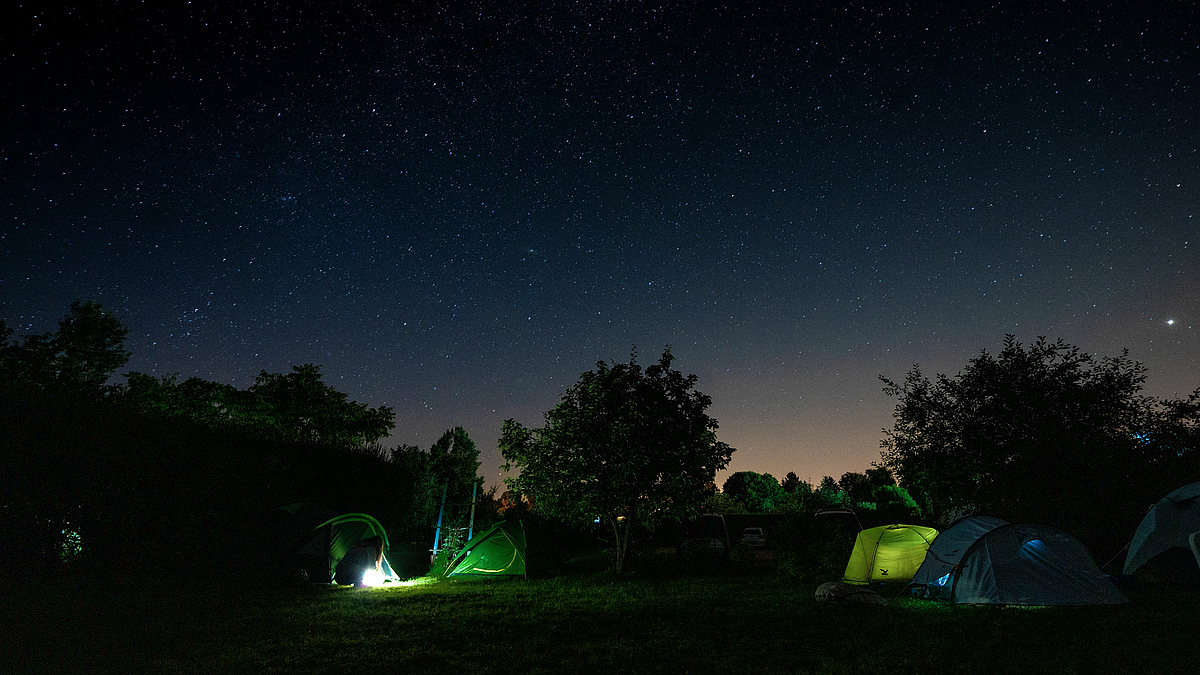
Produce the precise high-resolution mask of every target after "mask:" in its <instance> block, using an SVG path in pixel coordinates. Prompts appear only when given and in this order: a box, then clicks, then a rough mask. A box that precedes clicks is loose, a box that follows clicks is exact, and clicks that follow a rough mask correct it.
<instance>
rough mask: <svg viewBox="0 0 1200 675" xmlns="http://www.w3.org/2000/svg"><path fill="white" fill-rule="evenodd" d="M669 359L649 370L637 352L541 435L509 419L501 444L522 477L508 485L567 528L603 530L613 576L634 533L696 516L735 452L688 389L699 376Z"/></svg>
mask: <svg viewBox="0 0 1200 675" xmlns="http://www.w3.org/2000/svg"><path fill="white" fill-rule="evenodd" d="M673 358H674V357H673V356H672V355H671V350H670V348H669V347H668V348H667V349H666V350H664V351H663V354H662V357H661V358H660V359H659V362H658V363H657V364H655V365H652V366H650V367H648V368H645V369H643V368H642V367H641V366H640V365H639V364H638V363H637V355H636V352H635V353H634V354H633V355H632V356H631V357H630V360H629V363H613V364H605V363H604V362H600V363H597V364H596V369H595V370H591V371H588V372H585V373H583V374H582V375H580V377H579V381H578V382H577V383H576V384H575V385H574V386H572V387H571V388H570V389H568V390H567V392H566V393H565V394H563V397H562V399H561V400H560V401H559V403H558V404H557V405H556V406H555V407H554V408H553V409H552V410H550V411H548V412H547V413H546V414H545V424H544V425H543V426H542V427H541V428H538V429H527V428H525V427H524V426H522V425H521V424H519V423H518V422H516V421H515V420H511V419H510V420H507V421H506V422H505V423H504V427H503V431H502V434H501V437H500V442H499V447H500V453H501V454H502V455H503V457H504V460H505V464H504V470H505V471H511V470H513V469H517V470H519V472H520V473H519V474H518V475H517V476H515V477H511V478H506V479H505V482H506V483H508V485H509V486H510V487H511V488H512V489H513V490H514V491H516V492H517V493H520V494H527V495H529V496H530V497H532V498H533V499H534V500H535V502H536V503H537V505H538V508H539V509H544V511H545V512H546V513H547V514H550V515H554V516H556V517H559V518H563V519H564V520H567V521H571V522H577V523H585V522H593V521H594V520H595V519H596V518H601V519H603V520H604V521H606V522H607V524H608V526H609V527H610V528H611V530H612V533H613V538H614V545H615V561H614V562H615V570H616V572H617V574H621V573H622V572H623V571H624V570H625V568H626V563H627V562H628V560H629V556H630V552H631V550H632V546H633V545H634V530H635V529H643V530H652V529H654V528H655V527H656V526H657V525H658V524H659V523H661V522H663V521H681V520H685V519H690V518H694V517H696V516H698V515H699V513H700V504H701V503H702V501H703V499H704V497H705V494H706V491H705V486H706V485H707V484H708V483H711V482H712V481H713V479H714V476H715V475H716V472H717V471H719V470H721V469H723V468H725V466H726V465H727V464H728V463H729V459H730V457H731V456H732V454H733V451H734V450H733V448H731V447H729V446H728V445H726V444H725V443H722V442H720V441H718V440H717V439H716V430H717V421H716V420H714V419H712V418H711V417H709V416H708V415H707V414H705V411H706V410H707V409H708V407H709V405H711V403H712V399H711V398H709V397H708V396H706V395H704V394H702V393H700V392H699V391H695V390H694V387H695V384H696V379H697V378H696V376H695V375H687V376H684V375H683V374H682V373H680V372H679V371H677V370H673V369H672V368H671V363H672V361H673Z"/></svg>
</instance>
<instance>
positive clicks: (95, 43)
mask: <svg viewBox="0 0 1200 675" xmlns="http://www.w3.org/2000/svg"><path fill="white" fill-rule="evenodd" d="M42 4H43V3H30V4H29V5H27V6H25V7H23V8H17V9H15V10H14V9H8V10H3V11H4V12H5V14H4V16H3V17H2V19H3V29H2V30H3V43H2V50H0V61H2V63H0V115H2V117H0V209H2V211H0V318H3V319H4V320H5V321H6V322H7V323H8V325H9V326H10V327H13V328H14V329H15V330H16V332H17V333H18V334H26V333H32V332H44V331H49V330H54V329H55V328H56V324H57V321H58V319H59V318H61V317H62V316H63V315H65V314H66V313H67V311H68V309H69V306H70V303H71V301H72V300H73V299H76V298H80V299H91V300H96V301H99V302H101V303H102V304H103V305H104V307H105V308H107V309H109V310H112V311H114V312H115V313H116V314H117V315H118V316H119V317H120V318H121V319H122V321H124V323H125V324H126V325H127V326H129V328H130V335H129V339H128V341H127V347H128V348H129V349H130V350H131V351H132V352H133V358H132V359H131V361H130V362H129V364H128V366H127V368H126V369H125V370H138V371H143V372H147V373H152V374H155V375H166V374H170V373H178V374H179V375H180V377H181V379H182V378H187V377H190V376H199V377H202V378H205V379H209V380H215V381H218V382H226V383H231V384H233V385H235V386H237V387H239V388H245V387H247V386H249V385H250V384H252V383H253V379H254V377H255V375H257V374H258V373H259V371H260V370H267V371H271V372H288V371H289V369H290V367H291V365H293V364H295V365H299V364H304V363H316V364H319V365H320V366H321V367H322V372H323V373H325V378H326V381H328V382H329V383H330V384H331V385H332V386H334V387H335V388H337V389H339V390H340V391H343V392H346V393H347V394H349V395H350V397H351V398H352V399H354V400H357V401H360V402H363V403H366V404H368V405H370V406H379V405H387V406H393V407H394V408H395V413H396V429H395V431H394V434H393V437H392V439H390V440H389V441H388V444H389V445H391V444H396V443H411V444H416V445H419V446H421V447H422V448H428V447H429V446H430V445H431V444H432V443H433V442H434V441H435V440H437V438H438V437H439V436H440V435H441V433H442V432H443V431H445V430H446V429H447V428H450V427H452V426H455V425H462V426H464V427H465V428H466V429H467V431H468V432H469V433H470V434H471V437H472V438H473V439H474V440H475V442H476V443H477V444H478V445H479V447H480V450H481V458H482V460H483V467H482V469H481V471H482V472H483V473H485V475H486V476H487V477H488V480H489V482H491V483H493V484H494V483H496V482H498V481H499V478H500V472H499V468H498V467H499V464H500V463H501V460H500V458H499V456H498V454H497V452H496V439H497V438H498V436H499V433H500V425H501V422H502V421H503V420H504V419H506V418H510V417H511V418H515V419H517V420H518V421H520V422H522V423H523V424H525V425H527V426H540V424H541V422H542V417H541V415H542V413H543V412H544V411H546V410H548V409H549V408H551V407H552V406H553V405H554V404H555V403H556V402H557V401H558V399H559V397H560V395H561V394H562V392H563V391H564V390H565V389H566V388H567V387H568V386H570V385H571V384H573V383H574V382H575V381H576V380H577V378H578V376H579V374H580V373H581V372H583V371H585V370H589V369H591V368H593V367H594V365H595V362H596V361H598V360H604V361H610V360H615V361H625V360H628V358H629V355H630V352H631V349H632V348H633V347H634V346H635V345H636V348H637V350H638V354H639V361H640V362H641V363H643V364H646V365H649V364H650V363H653V362H654V361H656V360H657V358H658V355H659V354H660V353H661V351H662V348H663V346H664V345H667V344H670V345H671V348H672V351H673V353H674V354H675V356H676V362H675V365H676V367H677V368H679V369H680V370H682V371H684V372H685V373H695V374H696V375H698V376H699V382H698V385H697V388H698V389H699V390H701V391H703V392H705V393H707V394H709V395H710V396H712V398H713V406H712V408H711V409H710V411H709V412H710V414H711V415H712V416H713V417H715V418H716V419H717V420H718V421H719V422H720V425H721V428H720V431H719V438H720V439H721V440H724V441H725V442H727V443H729V444H731V445H732V446H734V447H735V448H737V452H736V453H735V454H734V457H733V461H732V463H731V465H730V469H731V470H733V471H740V470H752V471H759V472H769V473H771V474H773V475H774V476H775V477H776V478H782V477H783V475H784V474H786V473H787V472H788V471H794V472H796V474H797V475H799V476H800V477H801V478H802V479H807V480H813V481H819V480H820V478H821V476H822V475H826V474H830V475H833V476H835V477H838V476H840V475H841V474H842V473H844V472H846V471H862V470H864V469H866V468H868V466H869V465H870V463H871V462H872V461H876V460H878V458H879V442H880V440H881V439H882V437H883V434H882V431H881V430H882V429H883V428H884V427H890V426H891V411H892V409H893V407H894V405H895V401H894V400H892V399H889V398H887V397H886V396H885V395H884V394H883V392H882V386H881V383H880V382H879V380H878V376H879V375H881V374H882V375H887V376H889V377H892V378H901V377H903V375H904V374H905V372H907V370H908V369H909V368H910V367H911V366H912V365H914V364H920V365H921V367H922V369H923V370H924V371H925V372H927V373H929V374H931V375H932V374H934V373H937V372H945V373H947V374H951V375H953V374H955V373H957V372H959V371H960V370H961V369H962V368H963V367H964V366H965V365H966V363H967V361H968V360H969V359H970V358H972V357H973V356H975V355H977V354H978V353H979V352H980V350H982V349H987V350H989V351H991V352H993V353H994V352H996V351H998V350H999V349H1000V347H1001V346H1002V342H1003V339H1004V336H1005V334H1010V333H1011V334H1015V335H1016V336H1017V337H1018V339H1019V340H1021V341H1022V342H1025V343H1028V342H1030V341H1032V340H1034V339H1035V338H1036V337H1037V336H1046V337H1048V338H1050V339H1052V340H1053V339H1057V338H1063V339H1064V340H1066V341H1067V342H1069V343H1072V344H1076V345H1078V346H1080V347H1081V348H1083V349H1085V350H1087V351H1089V352H1094V353H1097V354H1100V355H1117V354H1119V353H1120V351H1121V350H1122V349H1123V348H1129V350H1130V356H1131V357H1132V358H1134V359H1135V360H1138V361H1141V362H1142V363H1144V364H1145V365H1146V366H1147V368H1148V369H1149V377H1148V380H1147V384H1146V393H1149V394H1153V395H1156V396H1174V395H1177V394H1178V395H1181V396H1182V395H1186V394H1187V393H1189V392H1191V391H1192V390H1193V389H1195V388H1196V387H1198V386H1200V241H1198V240H1200V219H1198V218H1196V215H1197V214H1198V213H1200V188H1198V182H1197V181H1198V180H1200V120H1198V119H1197V116H1198V115H1200V28H1198V27H1200V11H1198V10H1197V6H1198V5H1197V4H1196V3H1193V2H1159V3H1150V4H1143V3H1130V4H1129V5H1126V4H1124V3H1116V4H1111V3H1100V2H1068V3H1061V2H1054V3H1038V4H1024V3H1011V5H1010V7H1011V8H1010V9H1007V10H1005V9H987V10H964V9H958V8H956V3H944V4H939V5H938V6H936V7H935V6H933V5H925V4H922V3H909V4H901V3H896V4H892V5H873V4H872V3H857V4H856V5H855V6H854V7H849V8H843V7H842V6H841V5H840V3H839V4H830V5H823V4H821V3H809V2H795V3H783V2H780V3H742V2H734V3H730V4H729V5H727V6H720V5H707V4H696V3H686V2H684V3H665V4H656V3H637V2H628V3H626V2H577V3H571V2H565V1H564V2H553V3H544V5H543V4H540V3H524V2H495V3H491V2H475V3H457V2H453V3H452V2H433V1H429V2H419V3H408V2H400V3H389V2H367V3H362V2H359V3H349V2H346V3H341V2H339V3H327V4H326V3H316V2H311V3H304V2H276V3H258V2H255V3H251V2H222V3H205V2H193V3H187V4H185V3H165V2H164V3H158V2H123V1H122V2H113V1H109V2H97V3H85V4H87V5H89V6H88V7H87V8H73V9H65V8H63V7H61V6H60V7H56V8H52V9H49V10H43V9H41V8H40V5H42ZM752 4H757V5H765V6H766V7H767V8H766V9H761V8H752V7H751V5H752ZM864 4H865V6H864ZM964 4H966V5H972V4H974V3H964ZM776 5H777V6H776ZM789 5H795V6H794V7H791V6H789ZM1151 7H1153V8H1155V9H1154V10H1153V11H1154V12H1157V13H1147V12H1149V11H1150V9H1149V8H1151ZM724 475H725V474H722V475H720V476H718V481H719V482H721V481H723V480H724Z"/></svg>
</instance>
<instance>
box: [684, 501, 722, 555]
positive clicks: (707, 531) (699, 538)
mask: <svg viewBox="0 0 1200 675" xmlns="http://www.w3.org/2000/svg"><path fill="white" fill-rule="evenodd" d="M729 549H730V546H729V533H728V530H727V529H726V527H725V517H724V516H722V515H721V514H712V513H706V514H704V515H703V516H701V517H700V519H699V520H697V521H694V522H692V523H690V524H689V525H688V527H687V529H686V530H685V531H684V534H683V537H682V538H681V539H680V541H679V548H678V552H679V557H680V558H682V559H685V560H692V561H697V560H704V559H710V560H724V559H726V558H727V557H728V556H729Z"/></svg>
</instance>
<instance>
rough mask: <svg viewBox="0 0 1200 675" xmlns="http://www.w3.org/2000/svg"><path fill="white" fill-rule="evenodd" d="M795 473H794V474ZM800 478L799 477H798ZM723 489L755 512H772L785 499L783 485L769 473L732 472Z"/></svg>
mask: <svg viewBox="0 0 1200 675" xmlns="http://www.w3.org/2000/svg"><path fill="white" fill-rule="evenodd" d="M793 475H794V474H793ZM797 480H799V479H797ZM721 491H722V492H724V493H725V494H726V495H728V496H729V497H730V498H731V499H734V500H736V501H739V502H741V503H742V505H743V506H745V507H746V509H747V510H748V511H750V512H753V513H770V512H772V511H774V510H775V507H776V506H777V505H778V504H780V503H781V502H782V501H783V499H784V494H785V493H784V491H783V487H782V486H781V485H780V484H779V481H777V480H775V477H774V476H772V475H771V474H769V473H756V472H754V471H738V472H736V473H733V474H730V476H729V478H726V479H725V484H724V485H722V486H721Z"/></svg>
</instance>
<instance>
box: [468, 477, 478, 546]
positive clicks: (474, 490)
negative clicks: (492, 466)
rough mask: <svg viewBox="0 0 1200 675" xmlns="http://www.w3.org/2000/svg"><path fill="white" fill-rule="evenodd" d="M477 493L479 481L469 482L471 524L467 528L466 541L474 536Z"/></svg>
mask: <svg viewBox="0 0 1200 675" xmlns="http://www.w3.org/2000/svg"><path fill="white" fill-rule="evenodd" d="M478 491H479V481H478V480H474V481H472V482H471V524H470V526H469V527H467V541H471V538H472V537H474V536H475V494H476V493H477V492H478Z"/></svg>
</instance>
